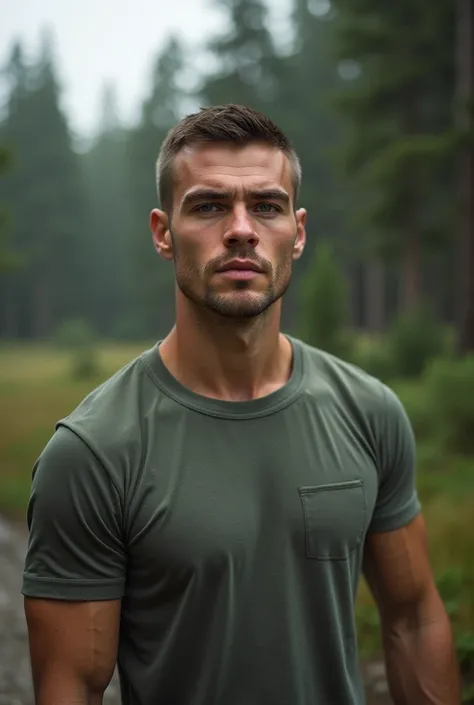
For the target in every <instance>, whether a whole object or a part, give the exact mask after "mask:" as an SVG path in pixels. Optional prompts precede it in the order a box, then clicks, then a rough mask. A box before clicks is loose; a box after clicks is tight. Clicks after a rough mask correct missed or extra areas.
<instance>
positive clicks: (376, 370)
mask: <svg viewBox="0 0 474 705" xmlns="http://www.w3.org/2000/svg"><path fill="white" fill-rule="evenodd" d="M350 362H352V363H354V365H357V366H358V367H361V368H362V369H363V370H365V371H366V372H368V373H369V375H372V376H373V377H376V378H377V379H380V380H382V382H386V383H388V382H390V381H391V380H392V379H393V378H394V376H395V374H394V364H393V359H392V355H391V351H390V349H389V347H388V345H387V343H386V340H385V339H383V338H379V339H378V340H372V341H370V343H368V344H364V345H357V346H353V350H352V355H351V359H350Z"/></svg>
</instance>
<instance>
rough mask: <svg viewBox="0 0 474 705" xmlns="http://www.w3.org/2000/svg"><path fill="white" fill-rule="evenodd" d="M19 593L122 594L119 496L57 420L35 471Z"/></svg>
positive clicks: (99, 467) (105, 596) (95, 597)
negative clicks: (26, 545)
mask: <svg viewBox="0 0 474 705" xmlns="http://www.w3.org/2000/svg"><path fill="white" fill-rule="evenodd" d="M27 522H28V529H29V540H28V549H27V555H26V560H25V567H24V573H23V586H22V593H23V594H24V595H25V596H27V597H42V598H53V599H59V600H113V599H120V598H121V597H122V596H123V594H124V587H125V572H126V552H125V547H124V543H123V540H122V520H121V502H120V498H119V494H118V491H117V489H116V488H115V486H114V484H113V483H112V482H111V480H110V477H109V475H108V474H107V472H106V470H105V468H104V467H103V465H102V464H101V462H100V461H99V459H98V458H97V457H96V456H95V454H94V453H93V452H92V451H91V450H90V449H89V447H88V446H87V445H86V443H85V442H84V441H83V440H82V439H81V438H80V437H79V436H78V435H76V434H75V433H74V432H73V431H72V430H70V429H69V428H66V427H64V426H59V427H58V429H57V431H56V432H55V434H54V435H53V437H52V438H51V440H50V441H49V443H48V445H47V446H46V448H45V449H44V450H43V453H42V454H41V456H40V458H39V459H38V461H37V462H36V464H35V467H34V470H33V480H32V487H31V493H30V499H29V503H28V511H27Z"/></svg>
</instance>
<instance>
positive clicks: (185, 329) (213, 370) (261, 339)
mask: <svg viewBox="0 0 474 705" xmlns="http://www.w3.org/2000/svg"><path fill="white" fill-rule="evenodd" d="M280 315H281V303H280V301H278V302H275V304H274V305H273V306H272V307H271V308H270V309H268V310H267V311H266V312H265V313H264V314H262V315H261V316H258V317H256V318H255V319H251V320H250V321H247V320H246V321H239V320H236V319H226V318H223V317H221V316H218V315H217V314H214V313H213V312H211V311H202V310H198V309H197V308H196V307H195V306H194V305H193V304H192V303H191V302H188V301H186V302H178V303H177V307H176V324H175V326H174V327H173V329H172V330H171V332H170V333H169V335H168V336H167V338H166V339H165V340H164V341H163V342H162V344H161V345H160V355H161V358H162V360H163V363H164V364H165V365H166V367H167V368H168V370H169V371H170V373H171V374H172V375H173V376H174V377H175V378H176V379H177V380H178V381H179V382H181V384H183V385H184V386H186V387H188V388H189V389H191V390H192V391H194V392H196V393H197V394H201V395H203V396H207V397H212V398H215V399H222V400H226V401H247V400H250V399H256V398H258V397H263V396H266V395H267V394H271V393H272V392H274V391H276V390H277V389H279V388H280V387H282V386H283V385H284V384H286V382H287V381H288V378H289V375H290V369H291V364H292V346H291V343H290V342H289V341H288V339H287V338H286V337H285V336H284V335H282V333H280Z"/></svg>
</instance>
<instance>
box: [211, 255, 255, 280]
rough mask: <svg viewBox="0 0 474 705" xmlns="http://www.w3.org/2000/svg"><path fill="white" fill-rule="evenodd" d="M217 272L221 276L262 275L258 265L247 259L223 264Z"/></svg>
mask: <svg viewBox="0 0 474 705" xmlns="http://www.w3.org/2000/svg"><path fill="white" fill-rule="evenodd" d="M217 271H218V272H219V273H222V274H233V275H235V276H238V275H239V273H240V274H241V275H242V276H243V275H244V274H248V275H255V274H262V269H261V267H259V266H258V264H256V263H255V262H253V261H252V260H249V259H233V260H231V261H230V262H227V263H226V264H224V265H223V266H222V267H220V268H219V269H218V270H217Z"/></svg>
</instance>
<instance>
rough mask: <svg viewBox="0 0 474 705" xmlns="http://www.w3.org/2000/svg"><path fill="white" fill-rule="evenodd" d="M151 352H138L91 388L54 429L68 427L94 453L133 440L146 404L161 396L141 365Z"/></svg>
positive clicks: (138, 429) (137, 432)
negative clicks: (100, 382) (138, 353)
mask: <svg viewBox="0 0 474 705" xmlns="http://www.w3.org/2000/svg"><path fill="white" fill-rule="evenodd" d="M152 352H153V351H152V350H147V351H145V352H143V353H142V354H140V355H138V356H137V357H135V358H134V359H133V360H131V361H130V362H129V363H127V364H126V365H124V366H123V367H122V368H120V369H119V370H118V371H117V372H115V374H113V375H112V376H110V377H109V378H108V379H106V380H105V381H104V382H102V384H100V385H99V386H97V387H96V388H95V389H93V390H92V391H91V392H90V393H89V394H88V395H87V396H86V397H85V398H84V399H83V400H82V401H81V402H80V403H79V404H78V406H76V408H75V409H74V410H73V411H71V413H69V414H68V415H67V416H65V417H64V418H62V419H60V420H59V421H58V422H57V424H56V429H57V428H59V427H66V428H69V429H70V430H71V431H73V432H74V433H75V434H76V435H77V436H79V438H81V439H82V440H83V441H84V442H85V443H86V444H87V445H88V446H89V447H90V448H91V449H92V450H93V451H94V452H96V451H98V450H102V451H103V450H105V449H107V448H108V447H117V446H118V445H121V446H123V444H125V443H128V442H133V441H134V440H135V439H136V438H137V437H139V435H140V428H141V423H142V420H143V418H144V416H145V410H146V406H147V404H150V401H151V400H153V401H155V402H156V401H157V400H158V399H159V397H160V395H161V392H160V390H159V388H158V387H157V386H156V385H155V384H154V382H153V380H152V379H151V377H150V375H149V372H148V369H147V366H146V364H144V360H145V357H146V356H147V355H148V356H149V355H150V354H152Z"/></svg>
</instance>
